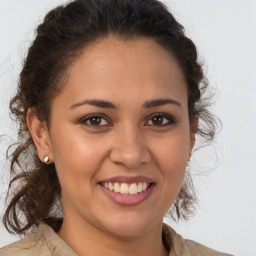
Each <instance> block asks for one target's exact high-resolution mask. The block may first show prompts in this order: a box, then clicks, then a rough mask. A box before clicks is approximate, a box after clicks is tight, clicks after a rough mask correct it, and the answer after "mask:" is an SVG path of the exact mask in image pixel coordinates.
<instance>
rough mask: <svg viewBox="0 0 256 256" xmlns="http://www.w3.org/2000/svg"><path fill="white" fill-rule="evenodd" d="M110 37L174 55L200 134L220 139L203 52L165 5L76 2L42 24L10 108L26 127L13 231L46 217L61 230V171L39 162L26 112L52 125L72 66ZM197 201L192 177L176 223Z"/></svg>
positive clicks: (15, 163)
mask: <svg viewBox="0 0 256 256" xmlns="http://www.w3.org/2000/svg"><path fill="white" fill-rule="evenodd" d="M109 35H114V36H116V37H117V38H119V39H122V40H132V39H136V38H140V37H144V38H145V37H146V38H150V39H153V40H155V41H156V42H157V43H158V44H159V45H161V46H162V47H164V48H165V49H166V50H167V51H169V52H171V53H172V54H173V55H174V56H175V57H176V58H177V61H178V63H179V64H180V67H181V68H182V70H183V73H184V77H185V79H186V82H187V91H188V110H189V118H190V124H192V123H193V121H194V120H195V118H199V120H200V125H199V128H198V130H197V131H194V132H196V133H197V135H198V136H199V137H202V138H204V139H206V140H207V141H211V140H212V139H213V137H214V133H215V119H214V117H213V116H212V115H211V114H210V112H209V111H208V110H207V106H208V103H209V101H208V99H206V98H204V97H203V96H202V95H203V93H204V92H205V90H206V88H207V82H206V80H205V78H204V74H203V70H202V66H201V65H200V64H199V62H198V54H197V50H196V47H195V45H194V43H193V42H192V41H191V40H190V39H189V38H187V37H186V36H185V34H184V30H183V27H182V26H181V25H180V24H179V23H178V22H177V21H176V20H175V19H174V17H173V16H172V14H171V13H170V12H169V11H168V10H167V8H166V6H164V4H162V3H161V2H159V1H157V0H74V1H72V2H70V3H68V4H67V5H62V6H59V7H57V8H55V9H53V10H51V11H50V12H49V13H48V14H47V15H46V17H45V18H44V21H43V23H42V24H40V25H39V26H38V28H37V33H36V38H35V40H34V41H33V43H32V45H31V46H30V48H29V51H28V54H27V57H26V59H25V63H24V66H23V69H22V71H21V73H20V80H19V85H18V91H17V94H16V96H15V97H14V98H13V99H12V100H11V103H10V109H11V113H12V115H13V117H14V118H15V121H16V122H17V123H18V124H19V132H18V136H19V142H18V143H17V144H15V145H13V146H12V148H14V150H13V151H12V153H11V154H10V158H11V166H10V171H11V175H12V180H11V181H10V185H9V190H8V195H9V198H10V200H9V202H8V207H7V209H6V211H5V214H4V219H3V222H4V225H5V227H6V229H7V230H8V231H9V232H11V233H17V234H24V233H26V232H28V231H29V230H30V229H31V228H32V227H33V226H34V225H36V224H37V223H38V221H39V220H40V219H44V220H45V221H46V222H47V223H48V224H49V225H51V226H52V227H53V228H54V229H55V230H57V229H58V228H59V227H60V224H61V220H60V219H58V218H57V216H58V215H59V212H60V211H59V209H60V207H61V203H60V201H61V188H60V184H59V181H58V177H57V174H56V170H55V166H54V163H53V164H49V165H46V164H43V163H42V162H41V161H40V159H39V157H38V155H37V151H36V147H35V145H34V142H33V139H32V137H31V135H30V132H29V129H28V126H27V122H26V115H27V111H28V109H29V108H31V107H33V108H34V109H35V111H36V114H37V116H38V118H39V120H40V121H45V122H46V123H47V124H48V127H49V120H50V114H51V102H52V100H53V98H54V97H56V95H57V94H58V93H59V92H60V91H61V89H62V88H63V86H64V84H65V79H66V77H67V69H68V67H69V66H70V65H71V64H72V62H73V61H75V59H76V58H77V56H78V55H79V53H80V52H81V51H82V50H84V49H86V46H88V45H89V44H92V43H94V42H96V41H99V40H102V39H104V38H106V37H107V36H109ZM192 129H193V127H192ZM195 202H196V197H195V194H194V190H193V184H192V182H191V181H190V178H189V176H188V178H187V180H186V182H185V183H184V185H183V187H182V188H181V191H180V193H179V196H178V197H177V199H176V201H175V203H174V205H173V207H172V211H171V215H172V217H173V218H175V216H176V218H177V219H180V218H183V219H186V218H188V217H189V215H190V213H191V212H192V210H193V209H194V204H195Z"/></svg>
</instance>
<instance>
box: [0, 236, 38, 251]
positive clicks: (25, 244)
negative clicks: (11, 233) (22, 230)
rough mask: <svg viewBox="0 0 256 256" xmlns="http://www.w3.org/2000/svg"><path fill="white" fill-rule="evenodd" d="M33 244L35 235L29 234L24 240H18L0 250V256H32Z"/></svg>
mask: <svg viewBox="0 0 256 256" xmlns="http://www.w3.org/2000/svg"><path fill="white" fill-rule="evenodd" d="M35 244H36V234H34V233H31V234H29V235H28V236H26V237H25V238H23V239H20V240H19V241H17V242H14V243H12V244H9V245H7V246H5V247H3V248H0V256H14V255H19V256H23V255H24V256H25V255H26V256H30V255H33V251H34V248H35Z"/></svg>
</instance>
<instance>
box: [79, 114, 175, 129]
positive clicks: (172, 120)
mask: <svg viewBox="0 0 256 256" xmlns="http://www.w3.org/2000/svg"><path fill="white" fill-rule="evenodd" d="M93 118H99V119H100V120H101V122H102V119H104V120H105V121H106V122H108V124H104V125H95V124H90V123H89V124H88V123H87V122H88V121H90V120H91V121H92V119H93ZM153 118H163V120H164V119H166V120H167V123H164V124H159V125H157V124H147V125H146V126H156V127H165V126H170V125H173V124H175V123H176V120H175V118H174V117H173V116H171V115H168V114H166V113H156V114H153V115H151V116H149V117H148V118H147V119H148V121H147V122H149V121H150V120H151V122H152V119H153ZM79 122H80V123H81V124H84V125H88V126H91V127H94V128H100V127H106V126H112V124H111V122H110V121H109V119H108V118H106V116H104V115H101V114H93V115H90V116H87V117H85V118H82V119H81V120H80V121H79ZM147 122H146V123H147Z"/></svg>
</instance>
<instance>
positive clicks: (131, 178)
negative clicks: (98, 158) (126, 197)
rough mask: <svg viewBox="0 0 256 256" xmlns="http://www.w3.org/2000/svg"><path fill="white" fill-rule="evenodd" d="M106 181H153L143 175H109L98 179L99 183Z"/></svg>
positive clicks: (130, 182) (128, 182) (129, 182)
mask: <svg viewBox="0 0 256 256" xmlns="http://www.w3.org/2000/svg"><path fill="white" fill-rule="evenodd" d="M107 182H111V183H115V182H117V183H127V184H132V183H140V182H146V183H154V181H153V180H152V179H151V178H149V177H145V176H114V177H110V178H107V179H104V180H102V181H100V183H107Z"/></svg>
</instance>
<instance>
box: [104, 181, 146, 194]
mask: <svg viewBox="0 0 256 256" xmlns="http://www.w3.org/2000/svg"><path fill="white" fill-rule="evenodd" d="M102 185H103V186H104V187H105V188H106V189H108V190H110V191H114V192H115V193H120V194H126V195H136V194H138V193H141V192H143V191H146V190H147V188H148V187H149V186H150V183H147V182H139V183H132V184H128V183H121V184H119V183H118V182H115V183H111V182H104V183H103V184H102Z"/></svg>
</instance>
